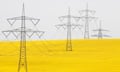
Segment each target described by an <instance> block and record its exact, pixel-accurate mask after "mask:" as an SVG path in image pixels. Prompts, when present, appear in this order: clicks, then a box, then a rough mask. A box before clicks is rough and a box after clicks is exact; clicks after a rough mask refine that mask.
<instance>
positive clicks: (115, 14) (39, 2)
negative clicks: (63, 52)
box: [0, 0, 120, 39]
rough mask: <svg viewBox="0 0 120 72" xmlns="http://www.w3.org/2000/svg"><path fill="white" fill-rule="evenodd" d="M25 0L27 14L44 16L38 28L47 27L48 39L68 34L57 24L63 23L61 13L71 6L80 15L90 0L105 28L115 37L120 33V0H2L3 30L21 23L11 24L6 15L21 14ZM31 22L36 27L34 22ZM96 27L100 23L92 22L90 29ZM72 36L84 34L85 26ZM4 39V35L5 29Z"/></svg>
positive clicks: (0, 0)
mask: <svg viewBox="0 0 120 72" xmlns="http://www.w3.org/2000/svg"><path fill="white" fill-rule="evenodd" d="M23 2H24V4H25V10H26V15H27V16H30V17H35V18H40V19H41V21H40V23H39V25H38V27H37V29H39V30H42V31H46V34H45V35H44V38H45V39H64V38H66V32H65V31H64V30H62V29H61V30H57V29H56V28H55V27H54V25H57V24H60V21H59V19H58V17H59V16H63V15H67V11H68V7H70V8H71V13H72V15H75V16H80V14H79V10H82V9H85V8H86V3H88V4H89V9H91V10H95V11H96V14H95V15H94V16H96V17H98V18H99V20H102V26H103V28H105V29H108V30H110V32H108V34H110V35H111V36H112V37H113V38H117V37H120V28H119V27H120V20H119V19H120V0H0V31H2V30H6V29H13V28H17V27H19V25H20V23H19V22H18V23H16V24H17V25H14V27H12V28H11V27H10V25H9V24H8V22H7V21H6V19H7V18H11V17H16V16H20V15H21V12H22V11H21V10H22V4H23ZM27 26H28V27H30V28H33V26H32V24H31V23H30V22H28V23H27ZM95 28H98V24H96V23H91V24H90V30H92V29H95ZM91 34H92V32H91ZM72 36H73V38H74V39H76V38H78V39H79V38H83V29H82V30H75V31H73V35H72ZM0 39H4V37H3V35H2V34H1V33H0Z"/></svg>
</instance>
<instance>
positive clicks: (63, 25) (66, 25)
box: [56, 8, 82, 51]
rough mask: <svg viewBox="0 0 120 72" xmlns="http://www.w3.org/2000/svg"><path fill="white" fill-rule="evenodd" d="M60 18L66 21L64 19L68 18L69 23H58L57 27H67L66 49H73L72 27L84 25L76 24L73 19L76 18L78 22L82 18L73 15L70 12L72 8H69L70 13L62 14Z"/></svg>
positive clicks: (79, 27)
mask: <svg viewBox="0 0 120 72" xmlns="http://www.w3.org/2000/svg"><path fill="white" fill-rule="evenodd" d="M59 19H60V21H64V19H67V23H64V24H59V25H56V28H57V29H60V28H61V27H62V28H63V29H67V43H66V51H72V39H71V31H72V29H76V28H78V29H81V26H82V25H80V24H74V23H72V21H71V20H72V19H74V20H75V21H76V22H78V21H79V20H80V17H77V16H72V15H71V12H70V8H69V10H68V15H66V16H61V17H59Z"/></svg>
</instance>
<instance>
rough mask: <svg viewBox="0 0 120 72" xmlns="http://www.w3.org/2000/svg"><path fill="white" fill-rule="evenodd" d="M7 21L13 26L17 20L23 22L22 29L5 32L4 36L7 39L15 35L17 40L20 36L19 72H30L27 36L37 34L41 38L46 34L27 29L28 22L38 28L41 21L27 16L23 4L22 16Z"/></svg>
mask: <svg viewBox="0 0 120 72" xmlns="http://www.w3.org/2000/svg"><path fill="white" fill-rule="evenodd" d="M7 20H8V22H9V24H10V25H13V24H14V23H15V22H16V20H20V21H21V26H20V28H17V29H13V30H7V31H3V34H4V35H5V37H8V36H9V35H10V34H13V35H14V36H15V37H16V38H18V36H20V56H19V63H18V72H28V69H27V57H26V56H27V55H26V36H28V37H29V38H31V37H32V36H33V35H34V34H36V35H37V36H38V37H39V38H40V37H41V36H42V35H43V34H44V32H43V31H37V30H32V29H27V28H26V20H29V21H31V22H32V23H33V24H34V25H35V26H36V25H37V24H38V22H39V21H40V19H35V18H31V17H27V16H25V7H24V4H23V9H22V16H20V17H14V18H9V19H7Z"/></svg>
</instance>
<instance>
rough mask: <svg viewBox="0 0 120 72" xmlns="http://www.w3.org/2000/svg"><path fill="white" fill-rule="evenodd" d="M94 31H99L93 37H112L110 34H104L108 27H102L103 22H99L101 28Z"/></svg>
mask: <svg viewBox="0 0 120 72" xmlns="http://www.w3.org/2000/svg"><path fill="white" fill-rule="evenodd" d="M93 31H94V32H98V33H97V34H94V35H92V37H98V39H103V37H110V36H109V35H106V34H103V31H104V32H105V31H106V32H108V30H106V29H102V23H101V21H100V22H99V29H95V30H93Z"/></svg>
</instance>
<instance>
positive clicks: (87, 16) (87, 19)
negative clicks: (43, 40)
mask: <svg viewBox="0 0 120 72" xmlns="http://www.w3.org/2000/svg"><path fill="white" fill-rule="evenodd" d="M94 13H95V11H94V10H89V8H88V4H87V6H86V9H85V10H80V14H84V15H83V16H81V19H82V20H84V22H85V30H84V39H89V38H90V32H89V24H90V21H91V20H93V19H97V17H93V16H91V15H93V14H94Z"/></svg>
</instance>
